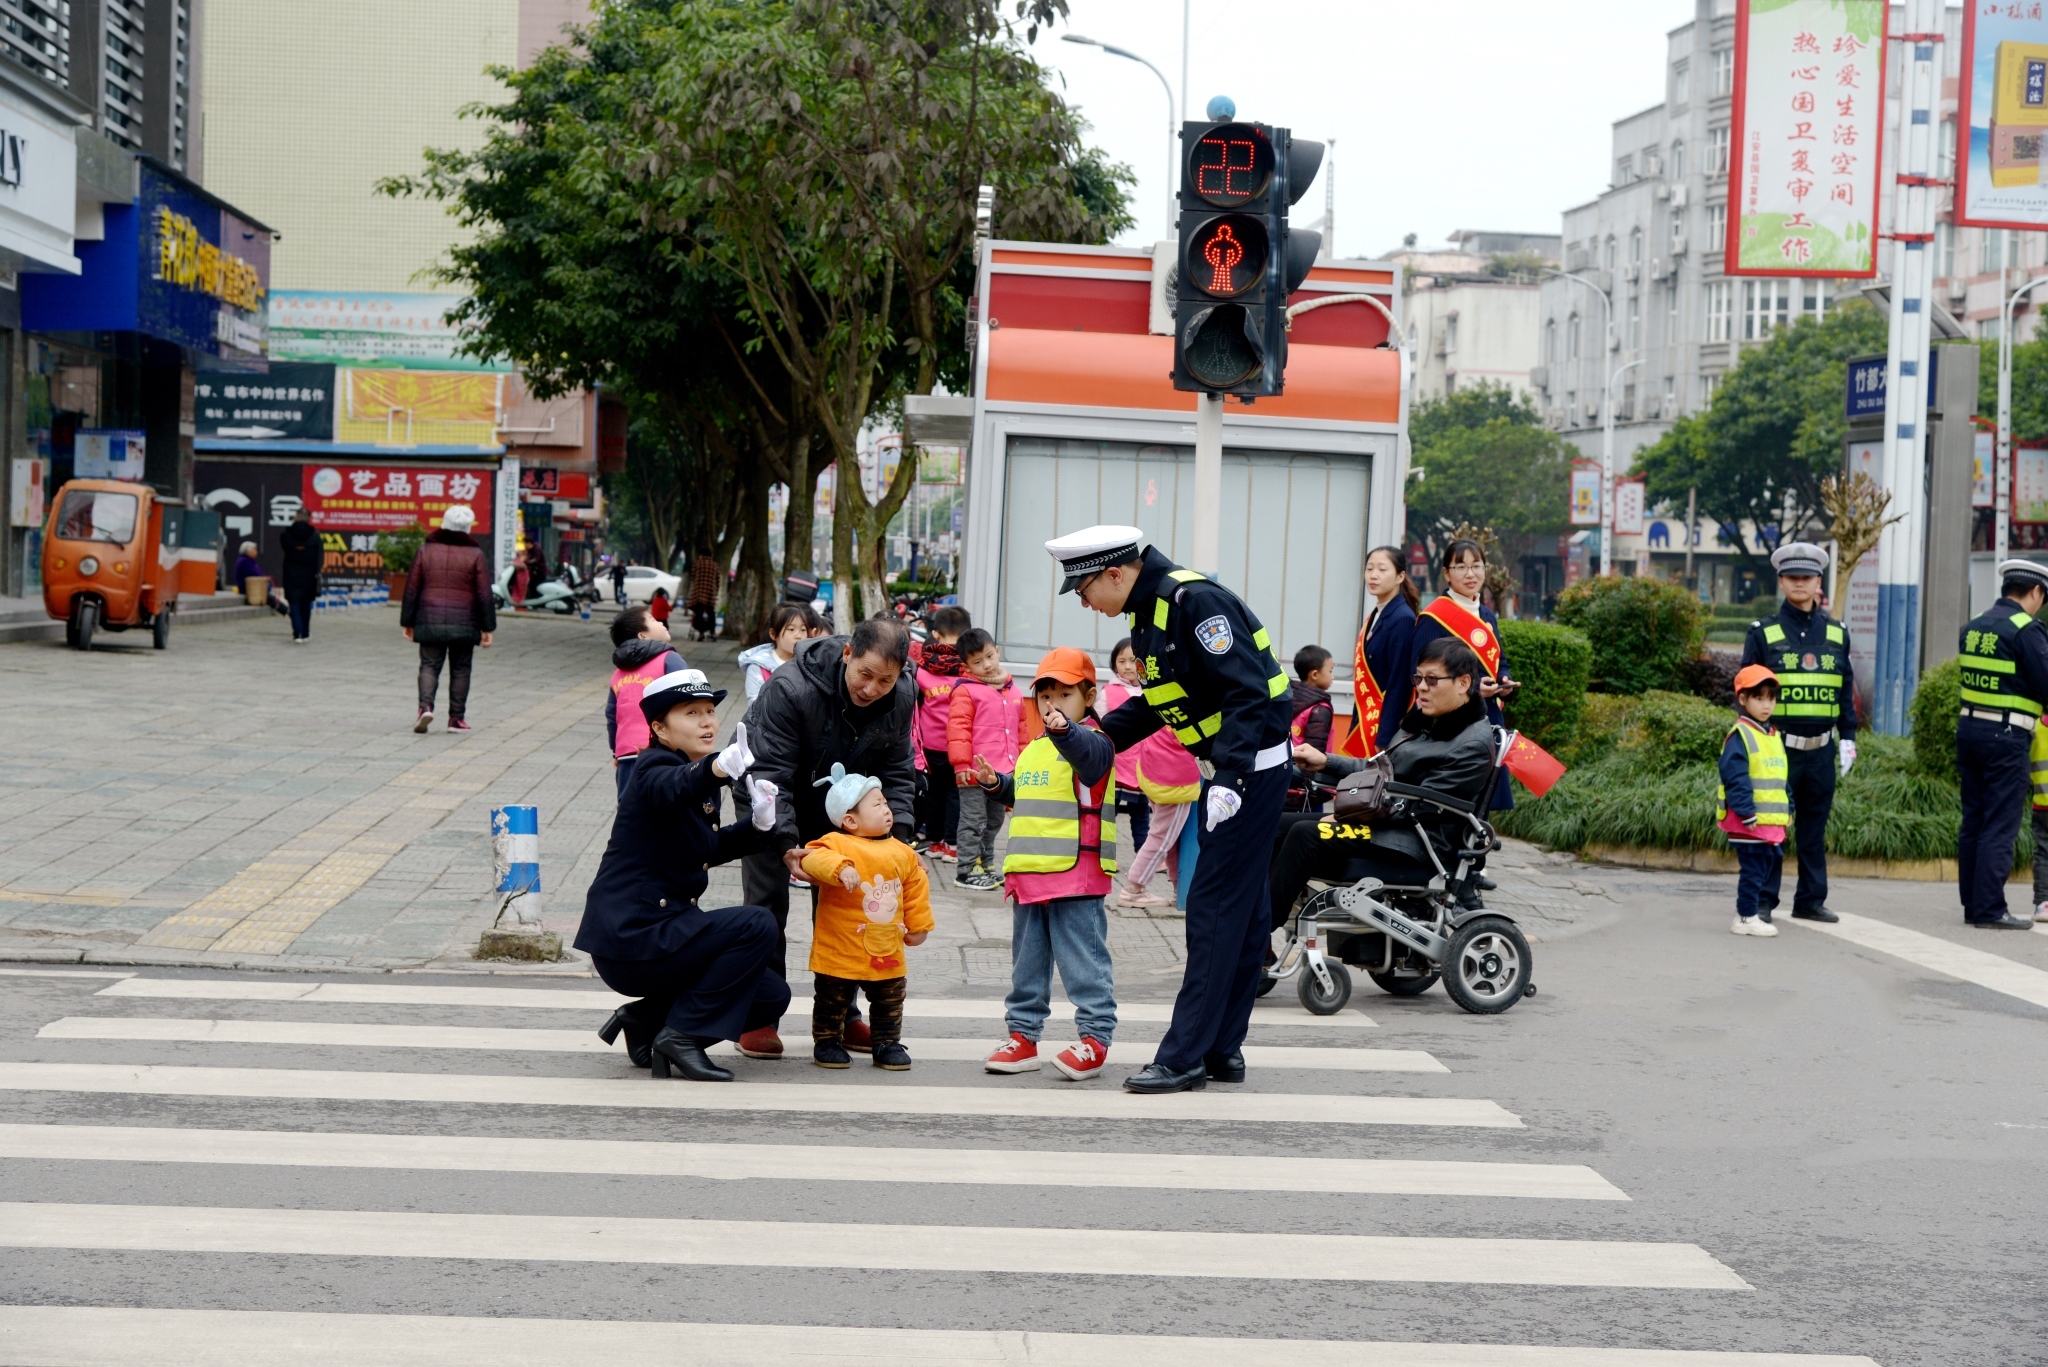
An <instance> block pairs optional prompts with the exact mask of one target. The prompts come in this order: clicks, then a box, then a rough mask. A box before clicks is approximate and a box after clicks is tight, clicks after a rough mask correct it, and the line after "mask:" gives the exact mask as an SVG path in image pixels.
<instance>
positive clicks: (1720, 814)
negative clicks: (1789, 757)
mask: <svg viewBox="0 0 2048 1367" xmlns="http://www.w3.org/2000/svg"><path fill="white" fill-rule="evenodd" d="M1728 735H1730V736H1741V737H1742V751H1743V754H1744V755H1745V756H1746V757H1747V758H1748V760H1749V791H1750V797H1751V799H1752V800H1753V801H1754V802H1755V803H1756V824H1757V825H1758V826H1759V827H1762V826H1780V827H1782V826H1786V825H1789V824H1790V823H1791V817H1792V801H1791V796H1790V794H1789V793H1788V792H1787V791H1786V774H1787V772H1788V769H1787V765H1786V763H1785V742H1784V741H1783V740H1782V739H1781V738H1780V737H1779V735H1778V733H1777V732H1775V731H1769V730H1765V729H1763V728H1762V727H1759V726H1757V725H1756V724H1755V723H1753V722H1748V721H1741V720H1739V721H1737V722H1736V723H1735V725H1733V726H1731V727H1729V728H1728ZM1722 743H1723V745H1724V746H1725V745H1726V743H1727V741H1726V738H1725V737H1724V738H1723V741H1722ZM1717 792H1718V797H1717V798H1716V800H1715V806H1714V821H1715V823H1716V824H1717V825H1719V826H1720V828H1721V829H1722V830H1724V831H1727V832H1729V833H1730V834H1732V835H1741V834H1744V833H1745V832H1744V830H1743V821H1742V818H1740V817H1737V816H1731V815H1730V814H1729V811H1728V786H1727V785H1726V784H1722V785H1720V787H1719V788H1718V789H1717ZM1780 838H1782V837H1780Z"/></svg>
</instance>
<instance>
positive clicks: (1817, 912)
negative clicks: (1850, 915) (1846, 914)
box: [1792, 907, 1842, 925]
mask: <svg viewBox="0 0 2048 1367" xmlns="http://www.w3.org/2000/svg"><path fill="white" fill-rule="evenodd" d="M1792 919H1793V920H1795V921H1822V922H1826V923H1827V924H1829V925H1832V924H1834V923H1835V922H1836V921H1839V920H1841V919H1842V918H1841V917H1839V916H1837V915H1835V913H1833V912H1832V911H1829V910H1828V909H1827V908H1826V907H1808V908H1807V909H1806V910H1805V911H1799V910H1796V909H1795V910H1794V911H1793V913H1792Z"/></svg>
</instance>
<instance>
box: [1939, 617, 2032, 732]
mask: <svg viewBox="0 0 2048 1367" xmlns="http://www.w3.org/2000/svg"><path fill="white" fill-rule="evenodd" d="M1956 649H1957V654H1958V655H1959V656H1960V661H1959V662H1960V663H1961V665H1962V671H1963V678H1962V695H1963V696H1962V703H1963V710H1964V713H1965V714H1966V715H1967V713H1968V712H1969V710H1970V709H1971V708H1982V709H1985V710H1987V711H2006V712H2026V713H2031V714H2033V715H2034V716H2039V715H2041V710H2042V708H2043V707H2044V706H2048V628H2044V627H2043V626H2042V623H2041V622H2040V620H2039V619H2037V618H2035V617H2031V616H2029V615H2028V614H2027V613H2026V611H2025V610H2024V609H2022V608H2021V607H2020V605H2019V604H2018V603H2015V602H2014V601H2013V600H2012V599H2010V598H2000V599H1999V600H1998V601H1997V602H1995V603H1993V604H1992V605H1991V606H1990V607H1988V608H1986V609H1984V611H1983V612H1982V613H1980V614H1978V615H1977V616H1976V617H1973V618H1971V619H1970V621H1969V623H1968V624H1967V625H1965V626H1964V627H1963V630H1962V634H1961V636H1960V637H1959V638H1958V639H1957V642H1956Z"/></svg>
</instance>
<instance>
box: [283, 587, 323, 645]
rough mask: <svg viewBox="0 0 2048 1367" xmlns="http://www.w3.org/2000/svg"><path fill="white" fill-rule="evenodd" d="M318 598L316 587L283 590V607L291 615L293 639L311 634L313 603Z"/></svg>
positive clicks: (318, 592) (299, 638)
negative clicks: (294, 590)
mask: <svg viewBox="0 0 2048 1367" xmlns="http://www.w3.org/2000/svg"><path fill="white" fill-rule="evenodd" d="M319 598H320V591H319V590H318V589H310V588H309V589H300V590H299V591H298V592H297V593H293V592H292V591H291V590H289V589H287V590H285V595H284V601H285V609H286V611H287V612H288V613H289V614H290V615H291V619H292V636H293V638H294V639H297V640H304V639H306V638H307V637H308V636H311V635H312V634H313V604H314V603H315V602H317V601H319Z"/></svg>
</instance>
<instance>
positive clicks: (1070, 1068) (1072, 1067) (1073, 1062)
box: [1052, 1035, 1109, 1082]
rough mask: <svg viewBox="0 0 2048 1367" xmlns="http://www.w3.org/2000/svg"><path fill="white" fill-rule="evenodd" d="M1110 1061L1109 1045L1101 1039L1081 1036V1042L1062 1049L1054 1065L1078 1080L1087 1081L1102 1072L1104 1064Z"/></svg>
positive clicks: (1054, 1060)
mask: <svg viewBox="0 0 2048 1367" xmlns="http://www.w3.org/2000/svg"><path fill="white" fill-rule="evenodd" d="M1107 1062H1109V1046H1108V1045H1106V1044H1104V1043H1103V1042H1102V1041H1101V1040H1099V1039H1091V1038H1089V1037H1088V1036H1086V1035H1083V1036H1081V1042H1080V1043H1079V1044H1074V1045H1069V1046H1068V1047H1067V1048H1065V1049H1062V1050H1060V1052H1059V1054H1058V1056H1056V1057H1055V1058H1054V1059H1053V1061H1052V1066H1053V1067H1055V1068H1057V1069H1059V1070H1060V1071H1061V1072H1063V1073H1065V1074H1066V1075H1067V1076H1068V1077H1070V1078H1072V1079H1073V1080H1074V1081H1076V1082H1086V1081H1087V1080H1088V1079H1089V1078H1091V1077H1096V1076H1098V1075H1100V1074H1101V1072H1102V1065H1103V1064H1105V1063H1107Z"/></svg>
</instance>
